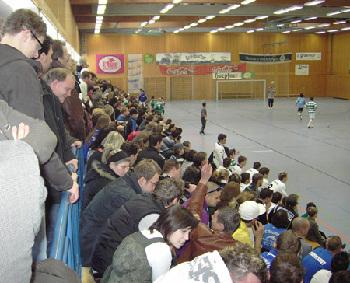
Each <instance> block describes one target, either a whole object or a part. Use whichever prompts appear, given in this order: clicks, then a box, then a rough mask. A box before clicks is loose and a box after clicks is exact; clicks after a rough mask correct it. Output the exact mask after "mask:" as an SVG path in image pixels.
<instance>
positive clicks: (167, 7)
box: [160, 4, 174, 14]
mask: <svg viewBox="0 0 350 283" xmlns="http://www.w3.org/2000/svg"><path fill="white" fill-rule="evenodd" d="M172 8H174V5H173V4H168V5H166V6H165V7H164V8H163V9H162V10H160V13H161V14H165V13H168V12H169V10H171V9H172Z"/></svg>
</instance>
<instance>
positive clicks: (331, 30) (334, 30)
mask: <svg viewBox="0 0 350 283" xmlns="http://www.w3.org/2000/svg"><path fill="white" fill-rule="evenodd" d="M337 31H338V30H337V29H329V30H327V32H337Z"/></svg>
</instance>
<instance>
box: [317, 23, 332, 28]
mask: <svg viewBox="0 0 350 283" xmlns="http://www.w3.org/2000/svg"><path fill="white" fill-rule="evenodd" d="M330 25H331V24H320V25H318V27H319V28H323V27H329V26H330Z"/></svg>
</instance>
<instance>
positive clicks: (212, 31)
mask: <svg viewBox="0 0 350 283" xmlns="http://www.w3.org/2000/svg"><path fill="white" fill-rule="evenodd" d="M217 32H218V31H217V30H216V29H214V30H211V31H210V33H217Z"/></svg>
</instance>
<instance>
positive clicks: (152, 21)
mask: <svg viewBox="0 0 350 283" xmlns="http://www.w3.org/2000/svg"><path fill="white" fill-rule="evenodd" d="M155 22H156V21H155V20H153V19H151V20H149V21H148V23H149V24H150V25H152V24H154V23H155Z"/></svg>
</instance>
